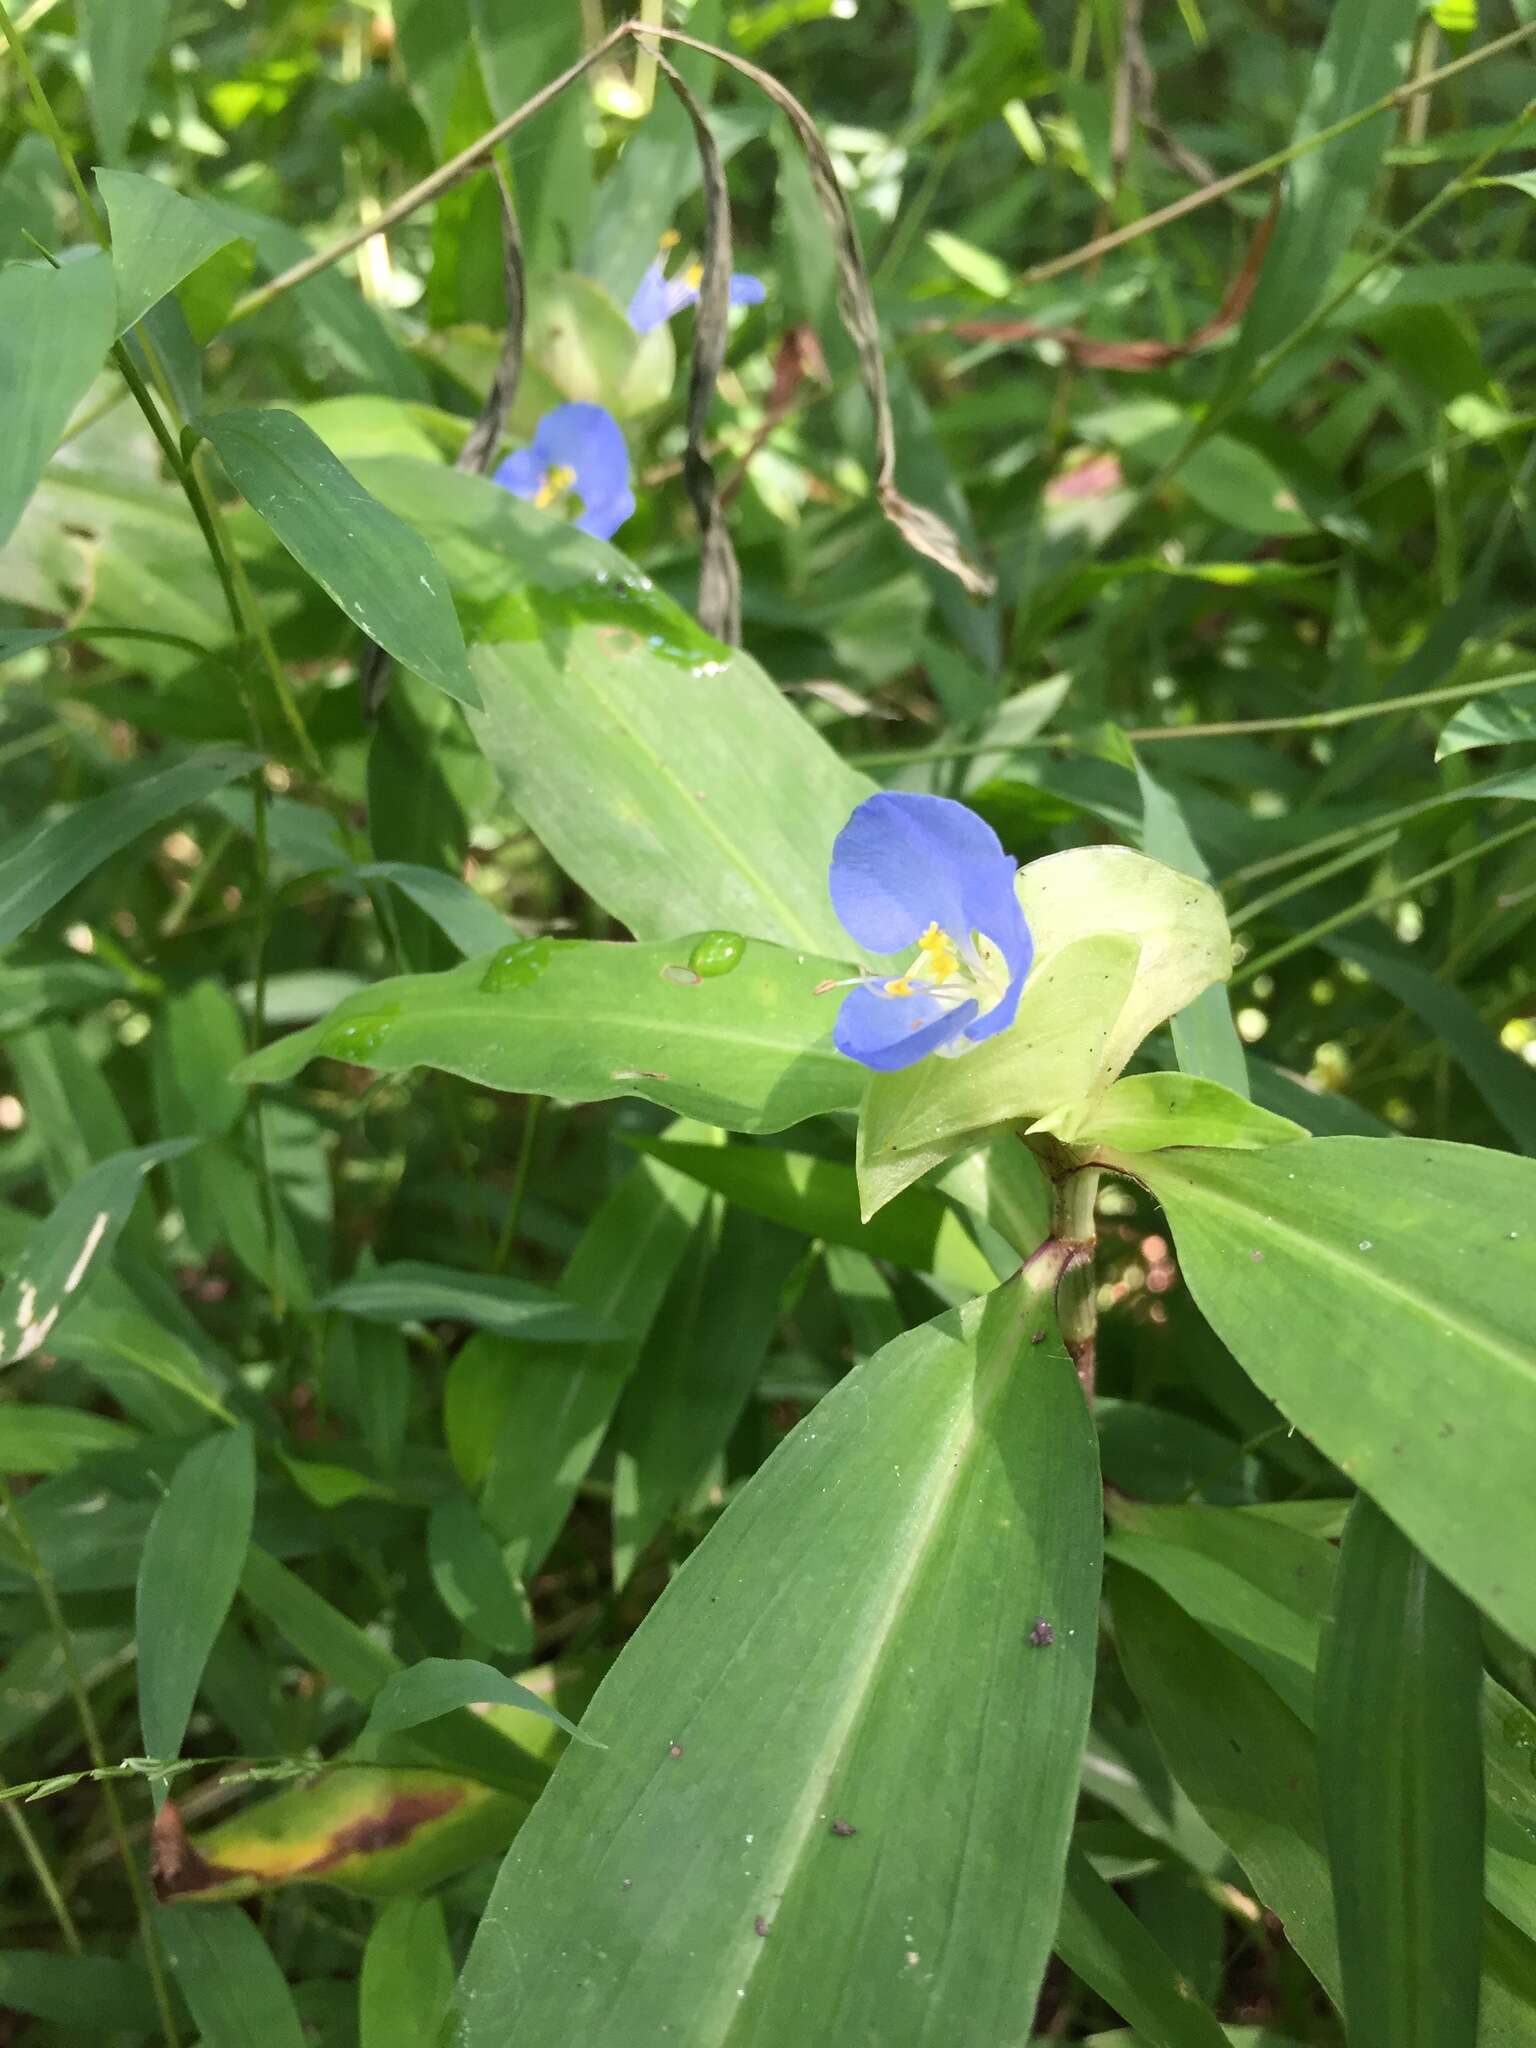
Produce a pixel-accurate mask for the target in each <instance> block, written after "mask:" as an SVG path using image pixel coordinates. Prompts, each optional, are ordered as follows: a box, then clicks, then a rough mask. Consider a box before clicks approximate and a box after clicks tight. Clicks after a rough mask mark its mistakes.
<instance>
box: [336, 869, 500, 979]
mask: <svg viewBox="0 0 1536 2048" xmlns="http://www.w3.org/2000/svg"><path fill="white" fill-rule="evenodd" d="M356 872H357V874H358V875H359V876H361V878H362V879H363V880H364V881H365V882H371V881H374V880H378V881H381V882H388V883H390V884H391V886H392V887H394V888H396V889H398V890H399V891H400V894H401V895H402V896H404V897H405V899H406V900H407V902H409V903H414V904H415V906H416V908H417V909H418V910H420V911H424V912H425V913H426V915H427V916H428V917H430V918H431V920H432V922H433V923H434V924H435V925H436V926H437V928H438V930H439V931H440V932H442V933H443V934H444V936H445V937H446V938H447V939H449V940H450V941H451V943H452V944H453V945H454V946H455V947H457V949H458V951H459V952H461V953H463V954H465V955H466V956H473V955H484V954H485V953H487V952H490V951H492V950H499V949H500V948H501V947H503V946H515V945H516V944H517V943H518V941H519V939H521V938H522V936H523V934H522V933H521V932H520V931H519V930H518V928H517V926H516V925H515V924H513V922H512V920H511V919H510V918H507V917H503V916H502V914H501V912H500V911H499V910H497V909H496V908H495V906H494V905H493V904H490V903H487V901H486V900H485V898H484V897H483V896H480V895H477V894H476V892H475V891H474V890H473V889H471V888H470V886H469V884H468V883H467V882H465V881H461V880H460V878H459V877H458V876H457V875H449V874H444V872H443V870H442V869H441V868H424V867H420V866H418V865H417V864H416V862H414V861H407V860H372V861H368V862H365V864H364V865H363V866H362V867H360V868H358V869H357V870H356Z"/></svg>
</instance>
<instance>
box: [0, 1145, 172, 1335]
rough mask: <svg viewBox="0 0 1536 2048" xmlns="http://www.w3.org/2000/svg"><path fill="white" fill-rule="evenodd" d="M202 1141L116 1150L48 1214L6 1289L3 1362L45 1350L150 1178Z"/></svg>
mask: <svg viewBox="0 0 1536 2048" xmlns="http://www.w3.org/2000/svg"><path fill="white" fill-rule="evenodd" d="M197 1142H198V1140H197V1139H195V1138H167V1139H164V1140H162V1141H161V1143H159V1144H158V1145H140V1146H138V1147H137V1148H136V1149H134V1150H133V1151H130V1152H118V1153H115V1154H114V1155H113V1156H112V1157H111V1158H110V1159H103V1160H102V1161H100V1163H99V1164H98V1165H96V1166H93V1167H91V1168H90V1170H89V1171H88V1172H87V1173H86V1174H85V1175H84V1176H83V1177H82V1178H81V1179H80V1180H79V1181H77V1182H76V1184H75V1186H74V1187H72V1188H71V1189H70V1191H69V1193H68V1194H67V1195H65V1197H64V1199H63V1200H62V1201H61V1202H60V1203H59V1205H58V1207H57V1208H56V1209H54V1210H53V1211H52V1212H51V1213H50V1214H49V1215H48V1216H46V1217H44V1219H43V1221H42V1222H41V1223H39V1224H38V1226H37V1228H36V1230H34V1232H33V1233H32V1236H31V1237H30V1239H29V1240H28V1242H27V1244H26V1247H25V1249H24V1250H23V1251H22V1253H21V1256H20V1257H19V1258H18V1259H17V1261H16V1264H15V1266H14V1267H13V1268H12V1271H11V1275H10V1278H9V1279H8V1280H7V1281H6V1283H5V1286H4V1287H3V1288H0V1365H14V1364H15V1363H16V1362H17V1361H18V1360H19V1359H23V1358H30V1357H31V1355H32V1353H33V1352H34V1351H39V1350H41V1349H42V1347H43V1345H44V1344H45V1343H46V1342H47V1341H48V1339H49V1338H50V1336H51V1335H52V1334H53V1331H54V1330H55V1328H56V1327H57V1325H58V1324H59V1322H60V1320H61V1319H62V1318H63V1317H64V1316H66V1315H68V1313H69V1312H70V1310H71V1309H72V1308H74V1307H75V1306H76V1305H77V1304H78V1302H79V1300H80V1298H81V1293H82V1290H83V1288H84V1286H85V1282H86V1280H87V1279H88V1277H89V1276H90V1274H91V1271H92V1269H93V1268H94V1267H96V1266H97V1265H98V1264H100V1263H101V1262H102V1261H103V1260H104V1259H106V1258H108V1257H109V1256H110V1254H111V1251H112V1248H113V1246H114V1245H115V1244H116V1242H117V1238H118V1235H119V1233H120V1232H121V1230H122V1228H123V1225H124V1224H125V1223H126V1222H127V1220H128V1214H129V1211H130V1210H131V1209H132V1207H133V1204H134V1201H135V1198H136V1197H137V1195H138V1192H139V1188H140V1186H141V1185H142V1183H143V1179H144V1175H145V1174H146V1173H147V1172H148V1171H149V1169H150V1167H152V1166H154V1165H156V1164H158V1163H159V1161H161V1160H162V1159H174V1158H176V1157H177V1156H178V1155H179V1154H180V1153H183V1152H185V1151H187V1150H188V1148H189V1147H190V1146H192V1145H195V1144H196V1143H197Z"/></svg>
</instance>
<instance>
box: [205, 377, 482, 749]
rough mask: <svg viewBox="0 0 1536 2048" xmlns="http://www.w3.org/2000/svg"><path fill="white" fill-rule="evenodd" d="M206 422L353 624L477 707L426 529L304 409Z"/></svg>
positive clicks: (275, 526) (254, 498) (248, 491)
mask: <svg viewBox="0 0 1536 2048" xmlns="http://www.w3.org/2000/svg"><path fill="white" fill-rule="evenodd" d="M200 424H201V427H202V431H203V433H204V434H205V435H206V436H207V437H208V439H209V440H210V441H211V442H212V443H213V446H214V447H215V448H216V449H217V450H218V453H219V459H220V461H221V462H222V463H223V464H224V467H225V470H226V471H227V472H228V474H229V478H230V481H231V482H232V483H233V484H234V486H235V488H236V490H238V491H239V492H240V493H241V495H242V496H243V497H244V498H245V499H246V501H247V503H248V504H249V505H250V506H251V508H252V510H253V511H255V512H256V513H258V514H259V515H260V517H261V518H262V519H264V520H265V521H266V523H267V525H268V526H270V527H271V529H272V531H273V532H274V533H275V534H276V535H277V538H278V539H279V540H280V541H281V542H282V544H283V546H284V547H285V548H286V549H287V550H288V552H289V554H291V555H292V556H293V558H294V560H295V561H296V562H297V563H298V564H299V566H300V567H301V568H303V569H305V570H307V571H308V572H309V574H310V575H311V576H313V577H314V579H315V581H316V582H317V583H318V584H319V585H320V587H321V589H322V590H324V591H325V592H326V594H327V595H328V596H329V597H331V598H332V599H333V600H334V601H335V602H336V603H337V604H338V605H339V606H340V607H341V609H342V610H343V611H344V612H345V613H346V615H347V617H348V618H349V619H350V620H351V621H352V623H353V624H354V625H355V626H358V627H360V628H361V630H362V631H363V632H364V633H366V634H367V635H368V636H369V638H370V639H372V640H376V641H377V642H378V644H379V646H381V647H382V648H384V649H385V651H386V652H387V653H389V654H392V655H394V657H395V659H396V660H397V661H399V662H401V663H402V664H403V665H404V666H405V667H406V668H408V669H411V670H413V671H414V672H415V674H417V675H419V676H420V677H421V678H422V680H423V681H424V682H428V683H431V684H433V685H434V686H435V687H436V688H437V689H439V690H442V691H443V692H444V693H445V695H447V696H449V697H452V698H454V699H456V700H457V702H459V703H460V704H467V705H470V706H471V707H473V708H475V709H478V708H479V705H480V692H479V690H478V689H477V688H476V687H475V680H474V677H473V676H472V675H471V674H470V673H469V666H468V662H467V659H466V656H465V653H464V639H463V635H462V634H461V633H460V631H459V622H458V620H457V618H456V617H455V616H454V610H453V604H452V602H451V600H450V598H449V595H448V581H447V578H446V577H445V576H444V574H443V571H442V568H441V566H440V565H439V563H438V561H437V558H436V556H435V555H434V554H433V552H432V550H431V548H430V547H429V546H428V545H427V543H426V542H425V541H424V540H423V539H422V538H421V536H420V534H419V533H417V532H416V531H415V530H414V528H413V527H411V526H409V525H407V524H406V522H405V520H403V519H401V518H397V517H396V515H395V514H394V513H393V512H390V511H387V510H386V509H385V507H384V506H383V505H381V504H380V503H379V501H378V499H377V498H375V497H372V496H370V494H369V493H368V492H367V491H366V490H364V488H363V486H362V485H361V484H360V483H359V482H358V480H357V478H356V477H355V476H354V475H353V474H352V472H351V471H350V470H349V469H348V468H347V467H346V466H345V465H344V464H343V463H341V462H338V461H337V459H336V457H335V456H334V455H333V454H332V453H331V451H330V449H329V448H327V447H326V445H325V443H324V442H323V441H322V440H321V439H320V436H319V435H318V434H317V433H316V432H315V431H314V429H313V428H312V427H307V426H306V425H305V424H304V422H303V421H302V420H301V419H300V418H299V417H298V416H297V414H295V413H291V412H284V411H283V410H282V409H281V408H280V407H273V408H272V409H270V410H269V411H265V412H257V411H233V412H222V413H216V414H214V415H213V416H212V417H211V418H209V419H205V420H203V421H201V422H200Z"/></svg>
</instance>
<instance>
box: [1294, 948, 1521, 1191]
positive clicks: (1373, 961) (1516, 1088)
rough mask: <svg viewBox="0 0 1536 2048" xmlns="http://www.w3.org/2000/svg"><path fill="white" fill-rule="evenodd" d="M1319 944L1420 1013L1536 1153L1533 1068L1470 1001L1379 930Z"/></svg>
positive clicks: (1514, 1134)
mask: <svg viewBox="0 0 1536 2048" xmlns="http://www.w3.org/2000/svg"><path fill="white" fill-rule="evenodd" d="M1323 943H1324V944H1325V945H1326V946H1327V948H1328V950H1329V952H1330V953H1336V954H1338V955H1339V957H1340V958H1341V959H1344V960H1354V961H1357V962H1358V963H1359V965H1360V966H1362V967H1363V968H1364V969H1365V970H1366V972H1367V973H1368V974H1369V975H1370V978H1371V980H1372V981H1374V982H1376V983H1378V984H1379V986H1380V987H1382V988H1384V989H1386V990H1387V991H1388V992H1389V993H1390V994H1391V995H1394V996H1396V997H1397V999H1398V1001H1399V1002H1400V1003H1404V1004H1406V1005H1407V1007H1408V1008H1409V1009H1410V1010H1412V1011H1413V1012H1414V1013H1415V1015H1416V1016H1418V1017H1419V1018H1421V1019H1422V1020H1423V1022H1424V1023H1425V1024H1427V1025H1428V1026H1429V1029H1430V1031H1431V1033H1432V1034H1433V1036H1434V1038H1435V1039H1436V1041H1437V1042H1438V1043H1440V1044H1442V1045H1443V1046H1444V1047H1445V1049H1446V1051H1447V1052H1448V1053H1449V1054H1450V1055H1451V1057H1452V1059H1454V1060H1455V1062H1456V1064H1457V1065H1458V1066H1459V1067H1460V1068H1461V1070H1462V1072H1463V1073H1464V1074H1465V1075H1466V1077H1467V1079H1468V1080H1469V1081H1470V1082H1471V1083H1472V1085H1473V1087H1474V1088H1475V1089H1476V1090H1477V1092H1478V1094H1479V1095H1480V1096H1481V1097H1482V1098H1483V1101H1484V1102H1485V1103H1486V1104H1487V1105H1488V1108H1489V1109H1490V1110H1491V1111H1492V1113H1493V1114H1494V1116H1495V1117H1497V1119H1498V1121H1499V1122H1500V1123H1501V1124H1502V1125H1503V1126H1504V1129H1505V1130H1506V1131H1507V1132H1508V1133H1509V1135H1510V1137H1511V1138H1513V1139H1514V1141H1515V1143H1516V1144H1517V1145H1518V1146H1519V1148H1520V1150H1521V1151H1522V1152H1527V1153H1530V1154H1531V1155H1532V1156H1536V1070H1533V1069H1532V1068H1530V1067H1528V1066H1527V1065H1526V1064H1525V1062H1524V1061H1523V1060H1521V1059H1518V1058H1517V1057H1516V1056H1515V1054H1514V1053H1512V1052H1510V1051H1509V1050H1508V1048H1507V1047H1506V1046H1504V1045H1502V1044H1501V1043H1500V1042H1499V1037H1498V1034H1497V1032H1495V1031H1494V1030H1493V1028H1492V1026H1491V1025H1490V1024H1489V1023H1488V1022H1487V1020H1486V1018H1484V1017H1483V1015H1482V1014H1481V1012H1480V1011H1479V1010H1478V1009H1477V1007H1476V1005H1475V1004H1473V1003H1472V1002H1470V1001H1469V1000H1468V999H1467V997H1466V996H1464V995H1463V994H1462V993H1461V991H1460V990H1459V989H1456V988H1452V987H1451V986H1449V985H1448V984H1447V983H1446V982H1443V981H1440V980H1438V979H1437V978H1436V977H1435V976H1434V975H1433V974H1428V973H1426V972H1425V970H1424V969H1423V968H1422V967H1420V966H1419V965H1418V964H1417V962H1416V961H1414V960H1413V959H1412V958H1408V957H1404V956H1405V955H1406V954H1407V953H1408V948H1407V947H1406V946H1404V947H1398V948H1394V947H1393V946H1392V945H1391V944H1390V943H1388V942H1387V935H1386V934H1385V933H1383V934H1381V936H1380V939H1379V940H1378V942H1377V943H1376V944H1370V943H1368V942H1367V941H1364V940H1361V939H1356V938H1354V937H1352V936H1351V935H1350V934H1349V933H1348V932H1339V933H1336V934H1334V935H1333V936H1332V937H1330V938H1327V939H1325V940H1324V942H1323Z"/></svg>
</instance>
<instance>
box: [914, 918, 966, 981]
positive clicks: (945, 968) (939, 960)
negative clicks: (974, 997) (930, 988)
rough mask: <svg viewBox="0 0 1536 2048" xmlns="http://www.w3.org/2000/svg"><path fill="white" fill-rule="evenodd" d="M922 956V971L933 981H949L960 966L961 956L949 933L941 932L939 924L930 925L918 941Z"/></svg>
mask: <svg viewBox="0 0 1536 2048" xmlns="http://www.w3.org/2000/svg"><path fill="white" fill-rule="evenodd" d="M917 944H918V950H919V952H920V953H921V954H922V956H923V958H922V971H923V973H924V975H925V977H926V978H928V979H930V980H932V981H948V979H949V977H950V976H951V975H952V974H953V973H954V972H955V971H956V969H957V968H958V967H959V965H960V956H959V954H958V953H956V951H955V942H954V940H953V939H952V938H951V937H950V936H949V933H948V932H941V931H940V930H939V927H938V925H937V924H931V925H929V927H928V929H927V931H925V932H924V933H923V935H922V937H921V938H920V939H919V940H918V942H917Z"/></svg>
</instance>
